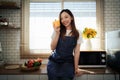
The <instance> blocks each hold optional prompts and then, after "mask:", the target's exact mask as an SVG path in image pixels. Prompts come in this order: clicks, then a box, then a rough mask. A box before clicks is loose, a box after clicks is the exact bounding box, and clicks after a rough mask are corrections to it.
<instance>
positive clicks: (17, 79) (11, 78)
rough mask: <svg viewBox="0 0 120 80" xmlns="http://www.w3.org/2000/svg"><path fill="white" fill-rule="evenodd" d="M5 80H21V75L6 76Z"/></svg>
mask: <svg viewBox="0 0 120 80" xmlns="http://www.w3.org/2000/svg"><path fill="white" fill-rule="evenodd" d="M1 80H2V79H1ZM7 80H23V75H8V76H7ZM26 80H27V79H26Z"/></svg>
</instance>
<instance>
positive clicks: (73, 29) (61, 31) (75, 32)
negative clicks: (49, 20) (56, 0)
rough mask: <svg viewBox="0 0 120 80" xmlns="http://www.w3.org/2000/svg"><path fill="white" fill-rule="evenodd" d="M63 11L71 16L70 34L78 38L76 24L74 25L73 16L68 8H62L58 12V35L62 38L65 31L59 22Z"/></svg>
mask: <svg viewBox="0 0 120 80" xmlns="http://www.w3.org/2000/svg"><path fill="white" fill-rule="evenodd" d="M63 12H66V13H68V14H69V15H70V16H71V17H72V21H71V26H72V32H71V33H72V36H75V37H76V39H78V38H79V32H78V31H77V29H76V26H75V20H74V16H73V14H72V12H71V11H70V10H69V9H63V10H62V11H61V12H60V14H59V19H60V36H61V37H62V38H64V36H65V33H66V28H65V26H64V25H63V24H62V23H61V14H62V13H63Z"/></svg>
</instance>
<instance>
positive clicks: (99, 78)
mask: <svg viewBox="0 0 120 80" xmlns="http://www.w3.org/2000/svg"><path fill="white" fill-rule="evenodd" d="M88 80H104V79H103V75H102V74H97V75H88Z"/></svg>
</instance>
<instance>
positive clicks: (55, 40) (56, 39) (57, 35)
mask: <svg viewBox="0 0 120 80" xmlns="http://www.w3.org/2000/svg"><path fill="white" fill-rule="evenodd" d="M59 35H60V33H57V34H55V37H54V38H53V39H52V42H51V50H54V49H55V48H56V46H57V43H58V39H59Z"/></svg>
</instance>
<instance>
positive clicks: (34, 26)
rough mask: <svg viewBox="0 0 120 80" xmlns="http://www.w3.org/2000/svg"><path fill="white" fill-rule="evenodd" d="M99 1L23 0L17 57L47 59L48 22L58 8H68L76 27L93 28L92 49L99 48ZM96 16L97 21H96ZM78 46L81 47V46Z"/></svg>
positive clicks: (100, 22) (48, 42) (50, 29)
mask: <svg viewBox="0 0 120 80" xmlns="http://www.w3.org/2000/svg"><path fill="white" fill-rule="evenodd" d="M101 4H102V3H101V0H58V1H57V0H23V1H22V29H21V46H20V47H21V58H36V57H42V58H47V57H48V56H49V55H50V53H51V50H50V42H51V35H52V32H53V26H52V22H53V20H54V19H58V16H59V13H60V11H61V10H62V9H70V10H71V11H72V12H73V14H74V17H75V22H76V26H77V29H79V30H80V31H82V30H83V29H84V28H85V27H91V28H94V29H96V30H97V32H98V35H97V37H96V38H95V39H94V40H93V41H94V42H95V44H94V46H95V47H94V48H95V49H98V48H99V49H100V48H101V45H100V44H101V29H102V26H101V24H102V21H103V20H102V17H101V16H102V14H101V13H102V10H100V9H102V8H101V6H102V5H101ZM98 19H99V20H98ZM81 48H82V46H81Z"/></svg>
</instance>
